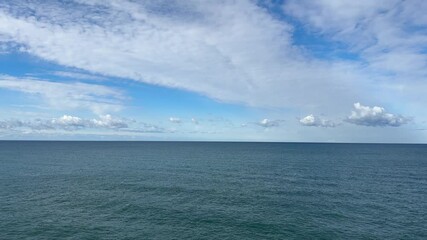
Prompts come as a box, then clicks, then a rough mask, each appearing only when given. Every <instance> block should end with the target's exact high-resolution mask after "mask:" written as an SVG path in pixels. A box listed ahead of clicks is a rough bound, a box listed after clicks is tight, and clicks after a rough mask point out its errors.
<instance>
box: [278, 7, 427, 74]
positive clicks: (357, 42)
mask: <svg viewBox="0 0 427 240" xmlns="http://www.w3.org/2000/svg"><path fill="white" fill-rule="evenodd" d="M283 9H284V11H285V12H286V13H287V14H289V15H291V16H293V17H295V18H296V19H298V20H300V21H301V22H303V23H304V24H306V26H308V27H309V28H311V30H312V31H315V32H317V33H320V34H322V35H323V36H327V37H330V38H331V39H332V40H334V41H339V42H341V43H344V46H346V48H347V50H349V52H352V53H358V54H359V56H360V57H361V58H362V59H363V60H364V61H365V62H366V63H367V66H368V68H369V70H370V71H377V72H383V73H388V75H391V74H393V75H398V76H399V75H400V77H404V76H406V77H408V76H411V77H414V75H415V76H418V77H422V76H424V77H425V76H426V74H427V56H426V54H425V49H426V47H427V36H426V34H425V30H426V27H427V17H426V16H425V12H426V11H427V3H426V2H425V1H423V0H412V1H401V0H378V1H370V0H359V1H352V0H343V1H330V0H319V1H310V0H289V1H286V2H285V4H284V7H283Z"/></svg>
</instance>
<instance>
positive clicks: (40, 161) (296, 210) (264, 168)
mask: <svg viewBox="0 0 427 240" xmlns="http://www.w3.org/2000/svg"><path fill="white" fill-rule="evenodd" d="M426 228H427V145H377V144H372V145H364V144H291V143H197V142H187V143H179V142H5V141H3V142H0V239H427V230H426Z"/></svg>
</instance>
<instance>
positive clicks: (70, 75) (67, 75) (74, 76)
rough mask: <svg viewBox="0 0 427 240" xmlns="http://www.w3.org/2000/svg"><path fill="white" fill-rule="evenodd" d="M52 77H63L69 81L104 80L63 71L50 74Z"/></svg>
mask: <svg viewBox="0 0 427 240" xmlns="http://www.w3.org/2000/svg"><path fill="white" fill-rule="evenodd" d="M52 74H53V75H55V76H59V77H65V78H70V79H74V80H76V79H81V80H96V81H100V80H105V78H104V77H100V76H95V75H92V74H86V73H80V72H65V71H55V72H52Z"/></svg>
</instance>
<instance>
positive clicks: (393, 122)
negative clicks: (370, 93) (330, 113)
mask: <svg viewBox="0 0 427 240" xmlns="http://www.w3.org/2000/svg"><path fill="white" fill-rule="evenodd" d="M346 121H347V122H349V123H352V124H356V125H362V126H370V127H377V126H379V127H386V126H391V127H399V126H401V125H403V124H406V123H408V122H409V121H410V119H409V118H407V117H403V116H401V115H395V114H391V113H387V112H386V110H385V109H384V108H382V107H377V106H374V107H369V106H363V105H362V104H360V103H355V104H354V110H353V111H352V112H351V115H350V116H348V117H347V119H346Z"/></svg>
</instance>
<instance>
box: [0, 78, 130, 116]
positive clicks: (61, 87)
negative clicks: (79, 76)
mask: <svg viewBox="0 0 427 240" xmlns="http://www.w3.org/2000/svg"><path fill="white" fill-rule="evenodd" d="M0 88H4V89H8V90H13V91H19V92H23V93H27V94H31V95H35V96H39V97H41V98H42V99H43V100H44V101H46V102H47V103H48V104H49V105H50V106H51V107H54V108H57V109H67V108H68V109H78V108H81V109H89V110H91V111H93V112H94V113H97V114H104V113H105V112H106V111H118V110H120V109H121V108H122V101H123V100H124V99H125V98H124V96H123V94H122V92H121V91H120V90H118V89H115V88H111V87H106V86H102V85H97V84H87V83H80V82H71V83H64V82H52V81H46V80H41V79H37V78H16V77H12V76H7V75H0Z"/></svg>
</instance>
